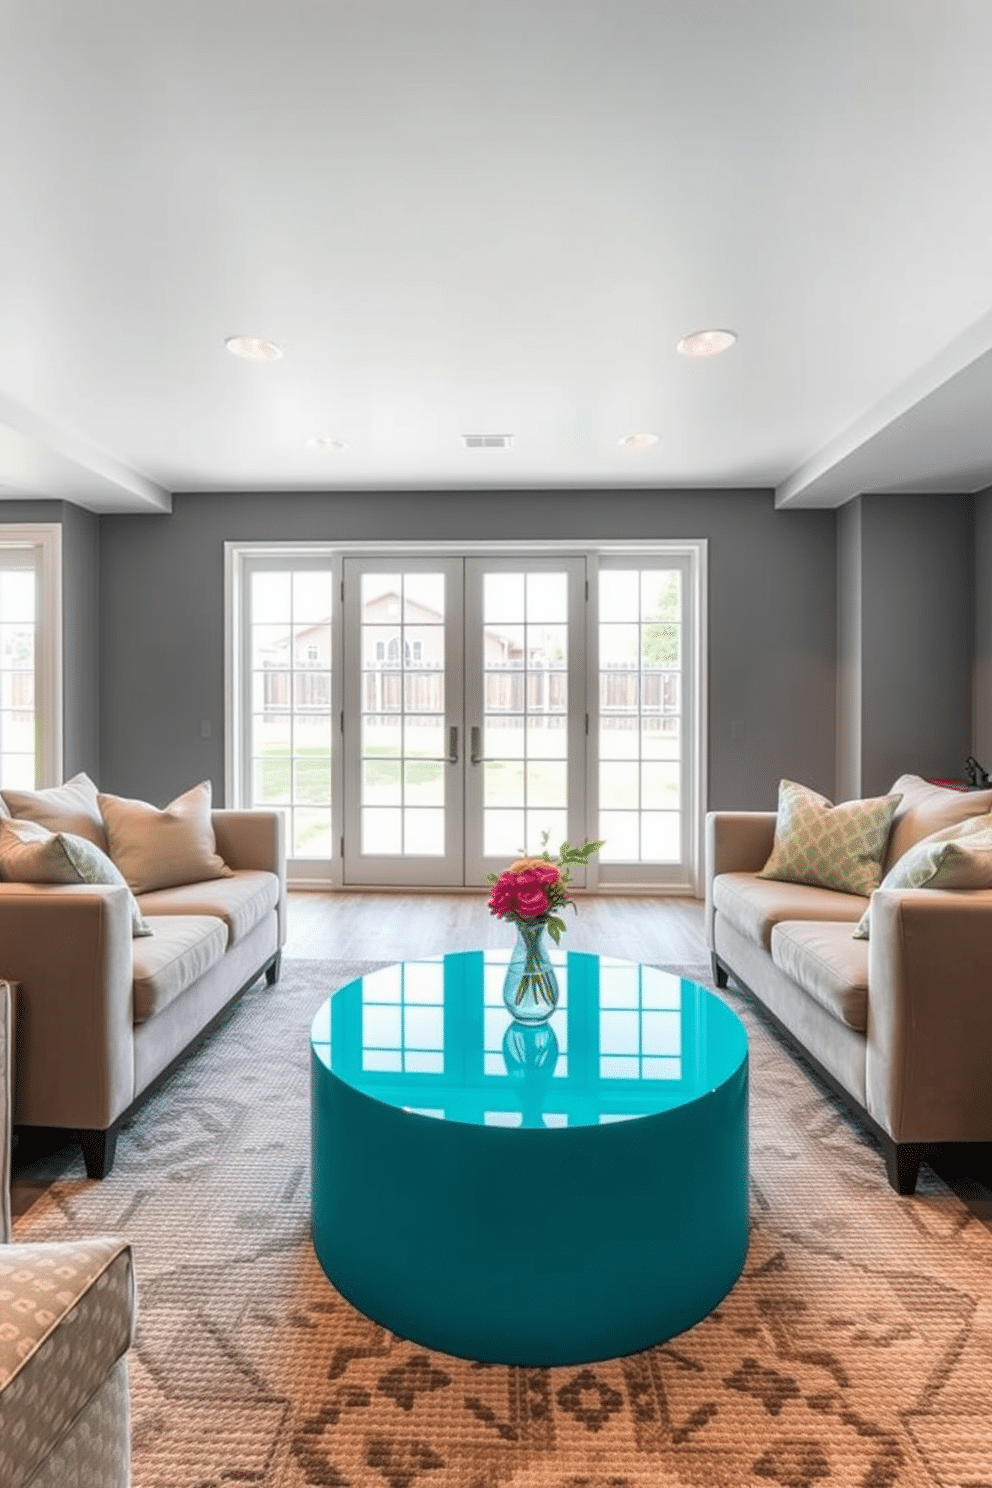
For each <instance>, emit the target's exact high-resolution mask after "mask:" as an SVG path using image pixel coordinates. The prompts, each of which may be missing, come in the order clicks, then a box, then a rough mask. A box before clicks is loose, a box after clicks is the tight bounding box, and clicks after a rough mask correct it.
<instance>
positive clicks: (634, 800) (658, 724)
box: [597, 568, 683, 863]
mask: <svg viewBox="0 0 992 1488" xmlns="http://www.w3.org/2000/svg"><path fill="white" fill-rule="evenodd" d="M599 600H600V613H599V657H600V660H599V760H600V765H599V828H598V832H597V835H598V836H600V837H603V838H605V839H606V845H605V847H604V848H603V849H602V852H601V855H600V856H601V860H602V861H603V862H604V863H609V862H635V863H649V862H671V863H675V862H678V861H679V860H680V857H681V850H682V849H681V837H682V804H683V801H682V759H681V747H682V677H681V667H682V663H683V636H682V576H681V573H680V571H679V570H678V569H640V568H637V569H626V568H624V569H602V570H601V571H600V589H599Z"/></svg>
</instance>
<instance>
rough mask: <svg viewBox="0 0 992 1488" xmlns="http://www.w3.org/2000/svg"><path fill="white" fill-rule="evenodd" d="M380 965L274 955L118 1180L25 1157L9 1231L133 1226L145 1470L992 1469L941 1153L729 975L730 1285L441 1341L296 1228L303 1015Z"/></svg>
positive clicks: (716, 1487)
mask: <svg viewBox="0 0 992 1488" xmlns="http://www.w3.org/2000/svg"><path fill="white" fill-rule="evenodd" d="M364 969H365V968H364V967H358V966H355V965H342V964H341V963H330V962H305V961H297V962H288V963H286V964H285V968H284V974H283V978H282V980H281V982H280V983H279V985H278V987H277V988H276V989H275V990H274V991H271V992H269V991H267V990H266V989H264V987H259V988H256V989H254V990H253V991H252V992H250V993H248V994H247V996H246V997H245V998H244V999H243V1000H242V1002H241V1003H240V1005H239V1006H238V1008H237V1009H236V1011H235V1012H234V1014H233V1015H232V1017H231V1019H230V1020H229V1021H228V1022H227V1023H226V1024H225V1026H224V1027H223V1028H221V1029H220V1030H219V1031H218V1032H217V1033H216V1034H215V1035H214V1037H213V1038H212V1039H211V1040H210V1041H209V1042H208V1043H207V1044H206V1045H205V1047H203V1048H202V1049H201V1050H200V1051H199V1052H198V1053H197V1054H195V1055H194V1056H193V1057H191V1058H190V1059H189V1061H188V1062H187V1063H186V1065H185V1066H184V1067H183V1068H182V1069H181V1070H180V1071H179V1072H178V1073H177V1074H176V1075H175V1076H174V1077H173V1078H172V1079H171V1080H170V1081H169V1083H168V1084H167V1085H166V1087H165V1088H164V1089H163V1090H162V1091H161V1092H160V1093H159V1094H158V1095H157V1096H156V1097H155V1098H154V1099H153V1100H152V1101H151V1102H150V1103H149V1104H148V1105H147V1106H146V1107H145V1108H144V1110H143V1111H142V1112H141V1113H140V1114H139V1116H138V1117H137V1118H135V1120H134V1121H133V1122H132V1123H131V1125H130V1127H129V1128H128V1129H126V1130H125V1131H124V1133H123V1134H122V1136H121V1139H120V1143H119V1147H118V1157H117V1164H116V1167H115V1169H114V1172H113V1173H112V1175H111V1177H110V1178H109V1179H107V1180H106V1181H104V1182H103V1183H89V1182H87V1181H86V1179H85V1177H84V1174H83V1168H82V1164H81V1161H80V1162H78V1163H77V1162H76V1161H75V1159H74V1158H72V1157H71V1155H67V1154H66V1153H62V1154H59V1155H56V1156H55V1157H54V1158H50V1159H48V1160H47V1169H46V1163H45V1161H42V1162H38V1163H35V1164H34V1165H33V1166H32V1167H30V1168H28V1169H25V1170H24V1171H23V1172H22V1174H21V1175H20V1178H19V1182H20V1183H21V1184H22V1185H25V1184H26V1185H27V1189H25V1188H23V1187H22V1190H21V1199H22V1204H21V1206H20V1207H23V1199H24V1195H25V1193H26V1192H28V1193H30V1192H31V1191H33V1190H34V1189H35V1188H36V1189H37V1193H38V1197H37V1198H36V1199H35V1200H34V1202H33V1203H32V1204H31V1205H30V1207H29V1208H27V1210H26V1212H23V1213H22V1214H21V1215H20V1217H19V1218H18V1220H17V1221H16V1224H15V1236H16V1238H17V1239H18V1240H22V1241H23V1240H29V1239H34V1238H39V1239H40V1238H52V1239H55V1238H63V1237H68V1236H75V1235H82V1234H92V1233H97V1232H116V1233H120V1234H124V1235H126V1236H128V1237H130V1238H131V1240H132V1241H133V1243H134V1247H135V1253H136V1265H137V1276H138V1296H139V1314H140V1320H139V1331H138V1339H137V1344H136V1347H135V1349H134V1351H133V1352H132V1354H131V1388H132V1400H133V1411H134V1482H135V1485H136V1488H222V1485H230V1484H232V1483H241V1484H246V1483H248V1484H261V1485H265V1488H304V1485H320V1488H668V1485H673V1488H674V1485H685V1488H689V1485H692V1488H731V1485H733V1488H738V1485H753V1488H759V1485H767V1484H782V1485H785V1488H811V1485H814V1484H817V1483H819V1482H823V1483H826V1484H839V1485H860V1488H886V1485H889V1484H897V1485H900V1488H915V1485H939V1488H982V1485H985V1488H988V1485H992V1426H990V1419H989V1382H990V1379H992V1236H990V1234H989V1233H988V1231H987V1230H986V1229H985V1228H984V1227H983V1226H982V1224H980V1223H979V1222H978V1221H976V1220H975V1219H974V1218H972V1217H971V1216H970V1215H969V1214H968V1211H967V1210H966V1208H965V1207H964V1205H963V1204H962V1203H961V1202H960V1201H959V1200H958V1199H957V1198H956V1197H955V1195H954V1194H953V1193H952V1192H951V1191H950V1190H949V1189H948V1188H946V1187H945V1186H944V1185H943V1184H942V1183H941V1182H940V1180H938V1179H937V1178H935V1177H934V1176H933V1175H932V1174H931V1173H930V1171H929V1169H925V1170H924V1173H923V1176H922V1181H921V1186H920V1190H919V1192H918V1193H917V1195H916V1196H915V1197H914V1198H912V1199H899V1198H897V1197H896V1195H895V1194H893V1192H892V1191H891V1190H890V1189H889V1187H888V1184H887V1183H886V1180H885V1175H884V1169H883V1165H882V1162H881V1159H880V1156H879V1154H878V1151H877V1150H876V1148H875V1146H874V1143H873V1142H872V1141H871V1139H870V1138H868V1137H866V1136H865V1135H864V1133H863V1132H861V1131H860V1129H859V1128H858V1127H857V1126H856V1125H855V1124H854V1123H852V1122H851V1121H850V1120H849V1119H848V1118H847V1116H846V1115H845V1114H844V1113H843V1112H842V1111H841V1109H840V1108H839V1107H838V1106H836V1105H835V1104H834V1103H833V1101H832V1100H831V1099H830V1098H829V1097H828V1096H826V1095H825V1094H824V1092H823V1090H822V1088H821V1087H820V1086H819V1085H818V1084H817V1083H816V1082H815V1081H814V1079H813V1078H812V1077H811V1076H810V1074H809V1073H808V1072H807V1070H806V1069H805V1068H804V1067H803V1066H802V1065H801V1064H800V1063H798V1062H796V1061H795V1060H794V1059H793V1058H792V1057H791V1056H790V1055H788V1054H787V1053H786V1052H785V1051H784V1050H783V1048H782V1047H781V1046H780V1045H779V1044H778V1043H777V1042H776V1041H775V1039H774V1038H773V1037H772V1036H771V1035H770V1034H769V1033H768V1031H767V1030H766V1028H765V1027H764V1025H763V1024H762V1023H761V1022H760V1020H757V1019H756V1018H755V1017H754V1016H753V1015H752V1013H751V1012H750V1010H749V1007H748V1005H747V1004H746V1003H745V1002H744V1001H743V1000H742V999H741V1000H739V999H738V998H737V997H736V996H735V995H734V994H733V993H728V994H723V995H726V996H727V998H728V1000H729V1001H730V1002H731V1003H732V1005H734V1007H735V1008H736V1009H737V1010H738V1011H739V1012H740V1013H741V1016H742V1017H743V1018H744V1020H745V1022H746V1024H747V1026H748V1032H749V1037H750V1042H751V1150H752V1157H751V1172H752V1203H751V1212H752V1232H751V1243H750V1252H749V1256H748V1261H747V1265H746V1268H745V1272H744V1275H743V1276H742V1278H741V1280H740V1281H739V1282H738V1284H737V1285H736V1287H735V1288H734V1289H733V1290H732V1291H731V1293H730V1295H729V1296H728V1297H727V1298H726V1299H725V1301H724V1302H723V1303H722V1304H721V1306H720V1307H719V1308H718V1309H717V1311H716V1312H714V1313H713V1314H712V1315H711V1316H710V1317H708V1318H706V1319H705V1320H704V1321H703V1322H701V1323H699V1324H698V1325H697V1326H696V1327H695V1328H692V1329H691V1330H690V1331H689V1332H687V1333H684V1334H682V1335H681V1336H680V1337H678V1338H676V1339H674V1340H673V1341H672V1342H670V1343H668V1344H666V1345H664V1346H660V1347H657V1348H654V1349H651V1350H648V1351H647V1352H645V1353H642V1354H638V1355H634V1356H631V1357H629V1358H624V1359H617V1360H614V1361H612V1362H609V1363H606V1364H596V1365H593V1366H589V1367H586V1368H562V1369H550V1370H542V1369H511V1368H504V1367H501V1366H496V1365H478V1364H471V1363H467V1362H464V1361H462V1360H459V1359H453V1358H450V1357H448V1356H445V1355H442V1354H437V1353H431V1352H428V1351H427V1350H425V1349H423V1348H420V1347H418V1346H417V1345H415V1344H411V1343H408V1342H405V1341H403V1340H402V1339H400V1338H397V1337H395V1336H394V1335H393V1334H391V1333H390V1332H388V1331H387V1330H385V1329H383V1328H381V1327H379V1326H377V1325H376V1324H375V1323H373V1322H370V1321H369V1320H368V1319H367V1318H365V1317H363V1316H362V1315H361V1314H359V1313H358V1312H356V1311H355V1309H354V1308H353V1307H351V1306H350V1305H349V1304H348V1303H347V1302H345V1301H344V1300H343V1299H342V1298H341V1297H340V1296H339V1295H338V1294H337V1293H336V1292H335V1291H334V1289H333V1288H332V1287H331V1285H330V1284H329V1282H328V1281H327V1280H326V1278H325V1277H324V1275H323V1273H322V1271H321V1270H320V1267H319V1266H318V1264H317V1262H316V1260H315V1258H314V1254H313V1250H312V1248H311V1245H310V1240H309V1167H308V1148H309V1065H308V1029H309V1024H310V1021H311V1018H312V1016H313V1013H314V1012H315V1010H316V1008H317V1007H318V1006H319V1004H320V1003H321V1002H322V1001H323V999H324V998H325V996H326V995H327V993H328V991H329V990H331V989H332V988H333V987H335V986H338V985H340V984H341V983H342V982H344V981H346V980H348V978H349V976H351V975H356V974H358V973H359V972H360V971H361V970H364ZM678 969H679V970H681V971H682V972H683V974H687V975H688V974H693V973H694V974H695V979H696V980H699V981H706V980H707V978H706V975H705V972H704V969H703V968H700V967H697V968H678ZM15 1198H16V1195H15ZM603 1284H604V1285H607V1286H616V1285H622V1278H618V1277H614V1276H608V1277H604V1278H603Z"/></svg>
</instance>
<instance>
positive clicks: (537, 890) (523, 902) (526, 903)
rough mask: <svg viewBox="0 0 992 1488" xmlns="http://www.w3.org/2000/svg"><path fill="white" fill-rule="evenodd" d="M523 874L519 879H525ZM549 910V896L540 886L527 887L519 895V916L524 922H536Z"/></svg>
mask: <svg viewBox="0 0 992 1488" xmlns="http://www.w3.org/2000/svg"><path fill="white" fill-rule="evenodd" d="M523 876H524V875H523V874H520V875H519V877H521V878H523ZM547 909H548V896H547V894H546V893H545V892H544V890H543V889H542V888H541V887H540V885H539V884H534V885H529V884H528V885H527V886H526V887H524V888H521V889H520V890H519V892H518V894H517V914H518V915H520V917H521V919H524V920H536V919H537V917H538V915H542V914H545V913H546V911H547Z"/></svg>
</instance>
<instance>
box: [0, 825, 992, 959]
mask: <svg viewBox="0 0 992 1488" xmlns="http://www.w3.org/2000/svg"><path fill="white" fill-rule="evenodd" d="M0 836H2V828H0ZM879 888H880V889H992V816H990V815H988V814H987V813H986V814H985V815H984V816H973V817H969V819H968V820H967V821H963V822H956V823H954V825H953V826H950V827H944V829H943V830H942V831H940V832H932V833H931V835H930V836H929V837H924V838H923V840H922V841H921V842H917V843H915V844H914V846H913V847H911V848H910V849H909V851H908V852H904V853H903V855H902V857H901V858H899V859H898V860H897V861H896V862H895V863H893V865H892V867H891V868H890V869H889V871H888V873H887V874H886V875H885V877H884V878H883V879H882V882H881V883H880V884H879ZM870 929H871V900H869V901H868V908H867V909H866V910H865V912H864V914H863V915H862V916H861V919H860V920H859V921H858V926H857V929H856V930H855V932H854V938H855V940H867V939H868V936H869V933H870Z"/></svg>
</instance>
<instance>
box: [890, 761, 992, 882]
mask: <svg viewBox="0 0 992 1488" xmlns="http://www.w3.org/2000/svg"><path fill="white" fill-rule="evenodd" d="M892 791H893V793H894V794H898V795H900V796H902V800H901V801H900V802H899V806H898V808H897V810H896V814H895V816H894V817H893V819H892V832H891V835H890V836H889V846H888V850H887V852H886V855H885V871H886V873H887V872H888V871H889V869H890V868H891V867H893V866H894V864H895V863H897V862H898V861H899V859H900V858H901V857H902V855H903V853H906V852H908V851H909V849H910V848H911V847H913V846H914V845H915V844H916V843H917V842H920V841H922V839H923V838H924V837H929V836H930V835H931V833H933V832H939V831H940V830H941V829H942V828H943V827H950V826H953V825H954V824H955V823H956V822H963V821H966V820H967V819H968V817H971V816H981V815H984V813H985V812H987V811H992V790H980V791H958V790H950V789H948V787H947V786H946V785H933V784H932V783H931V782H930V781H929V780H923V779H922V778H921V777H920V776H919V775H900V776H899V779H898V780H897V781H896V783H895V785H894V786H893V787H892Z"/></svg>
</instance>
